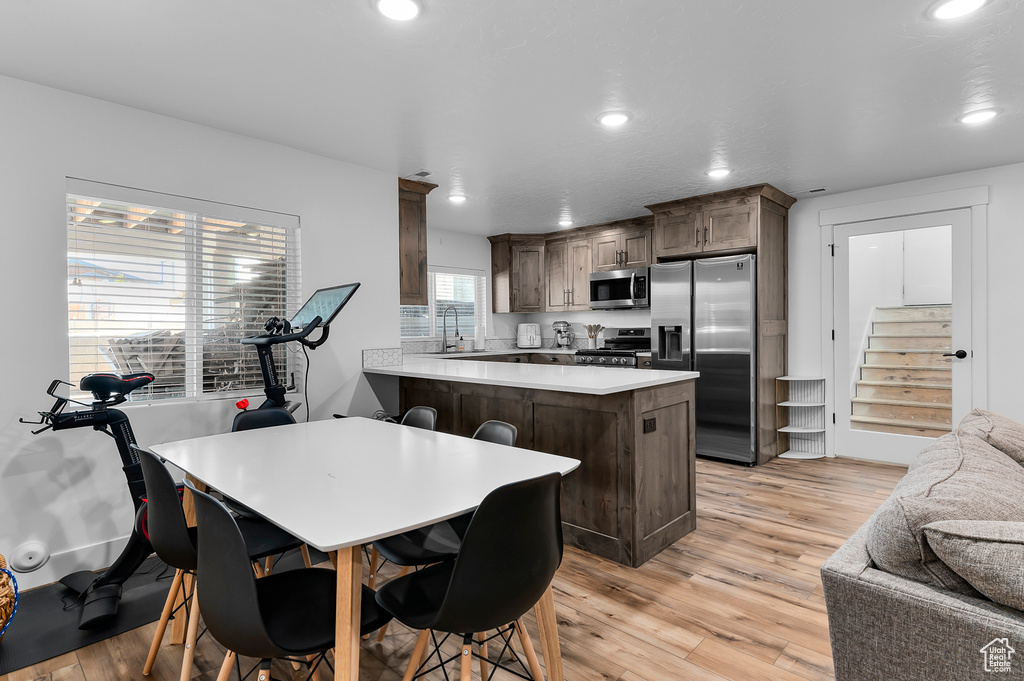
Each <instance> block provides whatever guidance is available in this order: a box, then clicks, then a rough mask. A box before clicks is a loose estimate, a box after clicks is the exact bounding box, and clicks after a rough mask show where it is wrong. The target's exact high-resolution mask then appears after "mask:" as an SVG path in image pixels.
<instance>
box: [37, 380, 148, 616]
mask: <svg viewBox="0 0 1024 681" xmlns="http://www.w3.org/2000/svg"><path fill="white" fill-rule="evenodd" d="M153 379H154V376H153V374H148V373H138V374H127V375H125V376H119V375H117V374H103V373H99V374H89V375H88V376H83V377H82V380H81V382H80V383H79V388H80V389H81V390H83V391H85V392H91V393H92V396H93V399H94V402H93V403H92V404H86V403H84V402H78V401H77V400H72V399H71V398H70V397H61V396H59V395H57V394H56V391H57V389H58V388H59V387H60V386H61V385H68V386H70V385H71V384H70V383H68V382H67V381H62V380H60V379H56V380H54V381H53V382H52V383H50V387H49V388H48V389H47V390H46V394H47V395H49V396H50V397H53V398H55V399H56V402H54V403H53V406H52V407H50V410H49V411H41V412H39V417H40V418H39V420H38V421H26V420H25V419H18V420H19V421H20V422H21V423H29V424H33V425H40V424H41V425H43V427H42V428H40V429H39V430H33V431H32V434H33V435H38V434H39V433H42V432H43V431H46V430H50V429H51V428H52V429H53V430H55V431H57V430H67V429H69V428H87V427H88V428H92V429H93V430H98V431H100V432H102V433H106V434H107V435H109V436H110V437H112V438H114V442H115V443H116V445H117V453H118V454H119V455H120V456H121V463H122V470H123V471H124V476H125V478H126V479H127V481H128V492H129V495H130V496H131V499H132V503H133V504H134V505H135V513H136V517H137V518H141V517H142V516H143V510H144V505H145V501H144V497H145V496H146V483H145V481H144V480H143V478H142V466H141V464H140V463H139V459H138V456H136V455H135V453H134V452H132V450H131V448H130V447H129V445H133V444H136V441H135V433H134V432H132V425H131V423H130V422H129V421H128V416H127V415H126V414H125V413H124V412H123V411H121V410H120V409H112V408H111V407H115V406H117V405H119V404H121V403H122V402H126V401H127V400H128V394H129V393H131V392H132V391H133V390H137V389H139V388H141V387H143V386H145V385H149V384H150V383H152V382H153ZM69 402H74V403H75V404H78V405H81V406H83V407H85V409H79V410H77V411H67V412H66V411H64V408H65V407H66V406H67V405H68V403H69ZM151 553H153V547H152V546H151V545H150V543H149V540H148V539H147V538H146V537H145V536H144V535H143V534H142V533H141V529H140V523H139V522H136V523H133V526H132V533H131V536H129V537H128V543H127V544H126V545H125V547H124V549H123V550H122V551H121V555H119V556H118V557H117V559H116V560H115V561H114V562H113V564H112V565H111V566H110V567H108V568H107V569H106V570H104V571H103V572H102V573H100V574H99V575H97V574H96V573H95V572H90V571H88V570H83V571H81V572H75V573H72V574H70V575H67V576H66V577H63V578H62V579H61V580H60V582H61V584H63V585H64V586H66V587H68V588H69V589H71V590H72V591H74V592H75V593H77V594H79V597H80V598H81V600H82V612H81V615H80V617H79V621H78V628H79V629H99V628H102V627H105V626H106V625H107V624H108V623H109V622H110V620H112V619H113V618H114V617H115V616H116V615H117V611H118V607H119V605H120V601H121V587H122V585H123V584H124V582H125V580H127V579H128V578H129V577H130V576H132V574H134V572H135V571H136V570H137V569H138V568H139V566H140V565H142V563H143V561H145V560H146V558H148V557H149V555H150V554H151Z"/></svg>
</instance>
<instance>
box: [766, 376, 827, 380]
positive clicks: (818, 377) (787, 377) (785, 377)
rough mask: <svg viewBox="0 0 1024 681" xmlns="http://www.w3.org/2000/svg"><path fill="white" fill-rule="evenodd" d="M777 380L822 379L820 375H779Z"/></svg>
mask: <svg viewBox="0 0 1024 681" xmlns="http://www.w3.org/2000/svg"><path fill="white" fill-rule="evenodd" d="M775 380H777V381H824V380H825V379H824V378H821V377H820V376H779V377H778V378H777V379H775Z"/></svg>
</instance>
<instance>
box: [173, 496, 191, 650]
mask: <svg viewBox="0 0 1024 681" xmlns="http://www.w3.org/2000/svg"><path fill="white" fill-rule="evenodd" d="M186 491H188V490H186ZM189 494H191V492H190V493H189ZM186 496H187V495H186ZM194 581H195V575H193V574H192V573H187V574H186V575H185V578H184V580H182V583H181V584H182V588H180V589H178V597H177V598H176V599H175V600H174V607H175V609H177V610H178V613H179V616H178V617H175V618H174V619H173V620H171V643H173V644H178V643H184V642H185V633H186V629H187V628H188V617H186V616H185V594H189V593H192V586H193V583H194Z"/></svg>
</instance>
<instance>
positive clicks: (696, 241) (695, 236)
mask: <svg viewBox="0 0 1024 681" xmlns="http://www.w3.org/2000/svg"><path fill="white" fill-rule="evenodd" d="M693 245H694V246H700V227H698V228H697V229H695V230H693Z"/></svg>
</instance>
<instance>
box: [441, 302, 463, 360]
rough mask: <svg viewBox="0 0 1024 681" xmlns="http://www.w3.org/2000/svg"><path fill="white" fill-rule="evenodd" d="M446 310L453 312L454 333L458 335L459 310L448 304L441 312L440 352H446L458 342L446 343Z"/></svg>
mask: <svg viewBox="0 0 1024 681" xmlns="http://www.w3.org/2000/svg"><path fill="white" fill-rule="evenodd" d="M448 310H451V311H452V312H454V313H455V335H456V336H458V335H459V311H458V310H456V309H455V306H454V305H449V306H448V307H446V308H445V309H444V312H443V313H441V352H448V350H449V349H451V348H457V347H459V344H458V343H452V344H451V345H448Z"/></svg>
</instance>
